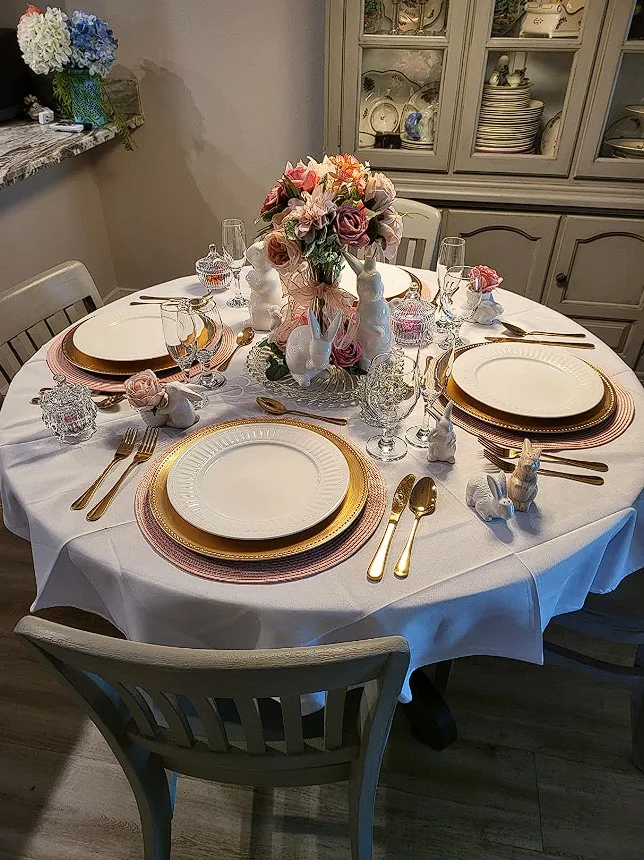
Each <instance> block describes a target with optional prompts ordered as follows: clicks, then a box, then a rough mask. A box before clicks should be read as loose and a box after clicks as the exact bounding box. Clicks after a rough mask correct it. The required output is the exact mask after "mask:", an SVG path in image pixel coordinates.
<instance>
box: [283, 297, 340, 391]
mask: <svg viewBox="0 0 644 860" xmlns="http://www.w3.org/2000/svg"><path fill="white" fill-rule="evenodd" d="M341 322H342V314H341V313H340V311H338V312H337V313H336V315H335V317H334V318H333V320H332V321H331V323H330V324H329V327H328V329H327V330H326V332H325V334H324V336H323V335H322V333H321V331H320V325H319V323H318V321H317V319H316V318H315V314H314V313H313V311H312V310H311V308H309V324H308V325H300V326H298V327H297V328H296V329H294V330H293V331H292V332H291V333H290V334H289V336H288V340H287V341H286V365H287V367H288V369H289V370H290V372H291V376H292V377H293V379H294V380H295V381H296V382H297V384H298V385H299V386H300V388H308V387H309V386H310V385H311V382H312V381H313V380H314V379H315V377H316V376H319V375H320V373H322V371H323V370H326V368H327V367H328V366H329V359H330V358H331V344H332V343H333V339H334V337H335V336H336V334H337V333H338V329H339V328H340V323H341Z"/></svg>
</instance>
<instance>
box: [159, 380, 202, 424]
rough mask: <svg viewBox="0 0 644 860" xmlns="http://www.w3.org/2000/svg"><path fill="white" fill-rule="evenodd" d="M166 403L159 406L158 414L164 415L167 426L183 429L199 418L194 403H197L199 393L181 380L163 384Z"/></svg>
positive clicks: (199, 396) (199, 398) (199, 397)
mask: <svg viewBox="0 0 644 860" xmlns="http://www.w3.org/2000/svg"><path fill="white" fill-rule="evenodd" d="M165 393H166V396H167V403H166V404H165V405H163V406H159V410H158V411H159V414H160V415H165V423H166V424H167V425H168V427H177V428H179V429H180V430H185V429H186V427H192V425H193V424H195V423H196V422H197V421H198V420H199V416H198V415H197V413H196V411H195V407H194V404H195V403H199V401H200V400H201V395H200V394H197V393H196V392H194V391H193V390H192V388H190V386H188V385H185V384H184V383H183V382H168V383H167V385H166V386H165Z"/></svg>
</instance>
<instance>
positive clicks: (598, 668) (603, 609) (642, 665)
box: [543, 568, 644, 771]
mask: <svg viewBox="0 0 644 860" xmlns="http://www.w3.org/2000/svg"><path fill="white" fill-rule="evenodd" d="M553 622H554V623H555V624H558V625H560V626H561V627H564V628H565V629H567V630H572V631H574V632H576V633H582V634H583V635H585V636H591V637H594V638H595V639H601V640H604V641H607V642H620V643H622V644H626V645H635V646H636V652H635V660H634V665H633V666H632V667H629V666H618V665H615V664H613V663H608V662H605V661H603V660H596V659H594V658H592V657H589V656H587V655H585V654H581V653H579V652H578V651H573V650H572V649H570V648H564V647H562V646H561V645H558V644H555V643H554V642H550V641H548V639H547V638H544V643H543V650H544V657H545V662H546V663H549V664H553V665H558V666H565V667H567V668H570V669H576V670H578V671H581V672H585V673H586V674H588V675H592V676H593V677H595V678H597V679H599V680H601V681H608V682H610V683H615V684H620V685H622V686H625V687H628V688H629V689H630V691H631V733H632V740H633V762H634V764H635V765H636V766H637V767H638V768H639V769H640V770H642V771H644V568H642V569H641V570H638V571H636V572H635V573H631V575H630V576H627V577H626V579H624V580H622V582H621V583H620V584H619V586H618V587H617V588H616V589H615V590H614V591H611V592H610V593H609V594H589V595H588V597H587V598H586V601H585V603H584V605H583V607H582V608H581V609H580V610H578V611H577V612H569V613H567V614H566V615H557V616H556V617H555V618H553Z"/></svg>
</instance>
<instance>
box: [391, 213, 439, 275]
mask: <svg viewBox="0 0 644 860" xmlns="http://www.w3.org/2000/svg"><path fill="white" fill-rule="evenodd" d="M394 206H395V208H396V210H397V211H398V212H399V213H400V214H401V215H403V216H404V217H403V237H402V240H401V242H400V246H399V247H398V253H397V254H396V260H395V262H396V264H397V265H399V266H413V267H414V268H417V269H433V268H434V264H435V261H436V253H437V246H438V236H439V233H440V229H441V211H440V209H435V208H434V207H433V206H428V205H427V203H419V202H418V200H407V199H406V198H405V197H396V200H395V201H394Z"/></svg>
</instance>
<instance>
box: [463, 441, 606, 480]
mask: <svg viewBox="0 0 644 860" xmlns="http://www.w3.org/2000/svg"><path fill="white" fill-rule="evenodd" d="M478 440H479V442H480V443H481V445H483V447H484V448H487V450H488V451H491V452H492V453H493V454H496V455H497V457H506V458H507V459H509V460H516V459H517V457H520V456H521V451H520V450H519V449H518V448H503V447H502V446H501V445H497V444H496V442H490V440H489V439H486V438H485V437H484V436H479V437H478ZM540 459H541V460H542V461H543V462H544V463H559V465H561V466H577V467H578V468H580V469H591V470H592V471H593V472H607V471H608V466H607V465H606V463H601V462H599V461H596V460H574V459H573V458H572V457H557V456H556V455H555V454H553V453H552V452H551V451H542V452H541V457H540Z"/></svg>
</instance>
